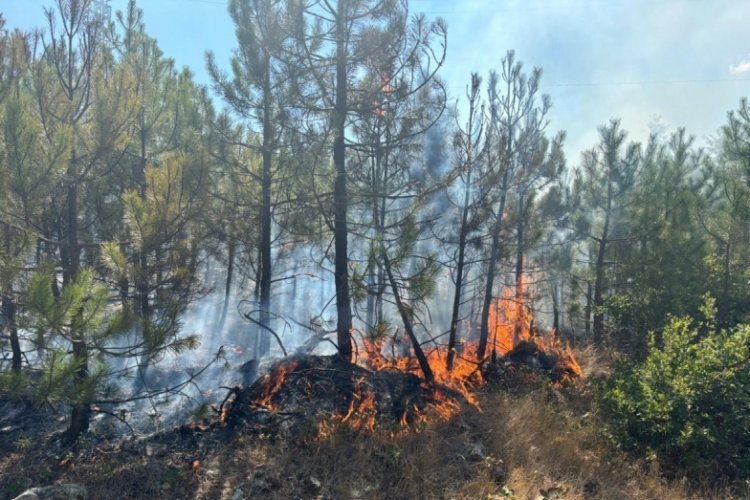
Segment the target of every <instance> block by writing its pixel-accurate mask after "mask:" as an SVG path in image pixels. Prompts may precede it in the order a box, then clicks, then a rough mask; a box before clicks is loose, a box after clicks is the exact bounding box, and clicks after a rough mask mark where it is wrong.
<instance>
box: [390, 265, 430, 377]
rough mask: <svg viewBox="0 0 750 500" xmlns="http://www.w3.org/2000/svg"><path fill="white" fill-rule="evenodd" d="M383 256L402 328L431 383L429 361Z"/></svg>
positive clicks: (391, 270)
mask: <svg viewBox="0 0 750 500" xmlns="http://www.w3.org/2000/svg"><path fill="white" fill-rule="evenodd" d="M382 256H383V267H385V272H386V274H387V275H388V281H389V282H390V283H391V290H392V291H393V300H394V301H395V302H396V307H397V308H398V312H399V313H400V314H401V321H403V323H404V329H405V330H406V334H407V335H408V336H409V340H411V345H412V348H413V349H414V355H415V356H416V357H417V362H418V363H419V367H420V368H421V370H422V373H423V374H424V378H425V380H426V381H427V383H430V384H431V383H432V382H433V381H434V380H435V375H434V374H433V373H432V368H430V363H429V362H428V361H427V357H426V356H425V354H424V351H423V350H422V346H421V345H420V344H419V339H418V338H417V336H416V334H415V333H414V326H413V324H412V322H411V313H410V312H409V310H408V309H407V307H406V305H405V304H404V302H403V300H402V298H401V294H400V293H399V291H398V284H397V283H396V279H395V278H394V277H393V269H391V262H390V260H389V259H388V254H386V252H385V251H382Z"/></svg>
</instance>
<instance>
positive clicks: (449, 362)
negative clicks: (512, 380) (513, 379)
mask: <svg viewBox="0 0 750 500" xmlns="http://www.w3.org/2000/svg"><path fill="white" fill-rule="evenodd" d="M471 119H472V113H469V120H471ZM470 130H471V129H470ZM469 140H471V139H469ZM467 161H468V162H471V156H469V157H468V159H467ZM470 192H471V166H469V172H468V173H467V175H466V191H465V193H464V205H463V209H462V213H461V228H460V229H459V233H458V261H457V262H456V287H455V290H454V294H453V314H452V315H451V326H450V334H449V335H448V356H447V358H446V369H447V370H448V371H451V370H453V359H454V358H455V357H456V333H457V331H458V320H459V311H460V309H461V290H462V288H463V280H464V265H465V263H464V255H465V252H466V238H467V235H468V232H469V228H468V222H469V201H470Z"/></svg>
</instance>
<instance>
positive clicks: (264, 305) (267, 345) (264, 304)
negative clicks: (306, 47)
mask: <svg viewBox="0 0 750 500" xmlns="http://www.w3.org/2000/svg"><path fill="white" fill-rule="evenodd" d="M263 74H264V81H263V174H262V179H261V191H262V193H261V198H262V199H261V208H260V231H261V234H260V247H261V251H260V257H261V260H260V267H261V272H260V324H261V325H262V326H260V327H259V330H258V337H259V339H260V342H259V352H258V357H262V356H265V355H266V354H268V352H269V351H270V349H271V337H270V334H269V332H268V331H267V330H266V328H270V327H271V325H270V323H271V314H270V310H271V160H272V157H271V154H272V148H273V131H272V130H271V126H272V124H271V112H272V110H271V59H270V56H269V55H268V54H266V55H265V59H264V61H263ZM263 327H266V328H263Z"/></svg>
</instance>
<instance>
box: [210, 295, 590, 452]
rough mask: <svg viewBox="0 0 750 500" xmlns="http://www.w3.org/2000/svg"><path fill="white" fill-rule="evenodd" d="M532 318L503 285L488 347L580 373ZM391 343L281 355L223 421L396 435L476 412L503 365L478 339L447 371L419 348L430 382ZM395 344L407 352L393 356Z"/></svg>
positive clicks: (506, 358)
mask: <svg viewBox="0 0 750 500" xmlns="http://www.w3.org/2000/svg"><path fill="white" fill-rule="evenodd" d="M533 325H534V322H533V317H532V314H531V312H530V309H529V308H528V307H526V306H525V305H524V304H523V302H521V301H519V299H518V298H517V294H512V293H511V292H510V291H507V290H506V292H505V293H504V294H503V296H502V297H500V298H499V299H497V300H496V301H495V303H494V307H493V309H492V311H491V314H490V322H489V326H490V339H489V340H490V343H489V348H490V351H491V352H493V351H494V354H495V355H499V361H500V362H501V363H503V364H510V365H517V366H525V367H527V368H529V369H531V370H538V371H540V372H543V373H546V374H548V375H549V377H550V379H551V380H552V382H554V383H562V382H565V381H567V380H572V379H576V378H578V377H580V376H581V368H580V366H579V365H578V363H577V361H576V359H575V357H574V355H573V352H572V351H571V349H570V348H569V346H567V345H563V343H562V342H560V341H559V339H558V338H557V336H556V335H555V332H554V331H550V332H540V331H538V330H537V329H535V328H534V326H533ZM389 342H390V344H389V343H388V342H386V340H385V339H378V340H367V339H361V340H360V341H359V342H357V347H358V349H357V357H356V362H355V364H350V363H346V362H344V361H343V360H341V358H339V357H338V356H327V357H326V356H294V357H291V358H288V359H285V360H282V361H281V362H279V363H277V364H276V365H275V366H274V367H273V368H272V369H271V370H270V371H269V373H268V374H266V375H265V376H263V377H262V378H261V379H259V380H258V381H256V382H255V383H254V384H253V385H252V386H250V387H247V388H244V389H242V390H240V391H238V392H237V396H236V398H235V401H234V402H233V404H232V406H231V409H230V411H228V412H226V414H225V416H224V420H225V421H226V423H227V425H236V424H237V423H239V422H244V423H250V424H251V426H252V425H254V426H256V427H260V428H263V429H266V430H267V431H269V432H275V431H276V432H278V431H280V432H282V433H283V432H291V433H295V432H296V433H298V434H299V433H300V432H301V429H307V430H306V431H305V432H306V433H307V434H310V431H309V430H310V428H312V429H314V432H313V433H312V434H313V436H314V437H315V438H321V437H326V436H328V435H330V434H331V432H332V431H333V429H334V428H336V427H338V426H345V427H347V428H350V429H352V430H354V431H358V432H379V431H383V432H385V433H387V434H388V435H392V436H395V435H400V434H403V433H404V432H413V431H419V430H421V429H422V428H424V426H425V425H426V424H428V423H429V422H431V421H441V420H442V421H447V420H449V419H451V418H452V417H453V416H454V415H456V413H458V412H459V411H461V409H462V408H463V407H464V406H465V404H466V403H467V404H468V405H470V406H471V407H473V408H475V409H477V410H479V411H481V408H480V406H479V401H478V399H477V395H476V393H477V390H478V389H479V388H481V387H482V386H484V385H485V383H486V378H487V376H488V374H495V375H494V376H497V373H500V372H502V370H501V371H498V370H496V369H494V367H493V365H492V363H488V362H482V361H480V360H479V356H478V349H477V342H464V343H463V344H462V345H461V346H460V349H459V350H458V351H457V352H456V353H455V354H456V355H455V357H454V363H453V368H452V370H448V369H447V368H446V362H447V355H448V351H447V348H445V347H437V348H434V349H432V350H428V351H426V352H425V354H426V356H427V360H428V362H429V364H430V368H431V370H432V372H433V375H434V382H433V383H432V384H427V383H425V382H424V381H423V378H422V376H423V374H422V371H421V369H420V367H419V364H418V362H417V360H416V357H414V356H411V355H410V354H409V353H410V352H411V349H404V347H406V346H408V343H406V342H405V341H402V342H401V344H400V345H399V346H396V345H394V343H397V342H398V339H395V340H393V341H389ZM397 347H398V349H397ZM397 350H399V351H402V352H407V354H405V355H401V356H398V355H395V353H396V351H397ZM386 352H390V353H391V355H390V356H389V355H386V354H384V353H386ZM492 358H493V359H494V358H495V356H493V357H492ZM264 432H265V431H264Z"/></svg>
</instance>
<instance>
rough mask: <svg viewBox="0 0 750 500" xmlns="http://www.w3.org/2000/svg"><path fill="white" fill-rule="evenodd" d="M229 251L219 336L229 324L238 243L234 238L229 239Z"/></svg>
mask: <svg viewBox="0 0 750 500" xmlns="http://www.w3.org/2000/svg"><path fill="white" fill-rule="evenodd" d="M228 247H229V248H228V249H227V280H226V282H225V284H224V304H223V305H222V308H221V317H220V318H219V328H218V329H219V335H222V334H223V333H224V325H225V324H226V322H227V312H228V310H229V299H230V296H231V294H232V276H233V275H234V253H235V250H236V247H237V242H236V241H235V240H234V238H231V237H230V238H229V244H228Z"/></svg>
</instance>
